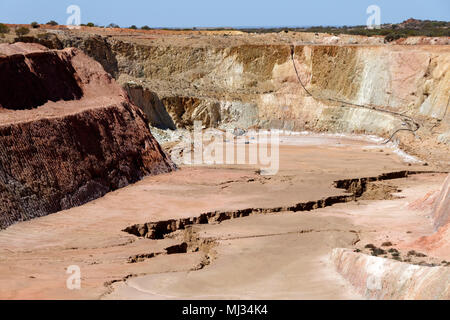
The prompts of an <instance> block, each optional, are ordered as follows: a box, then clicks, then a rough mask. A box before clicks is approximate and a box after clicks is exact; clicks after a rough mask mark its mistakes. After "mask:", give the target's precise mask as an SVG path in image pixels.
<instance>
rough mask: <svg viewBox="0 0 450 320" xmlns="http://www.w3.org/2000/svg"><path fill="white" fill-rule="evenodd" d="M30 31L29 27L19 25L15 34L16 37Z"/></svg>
mask: <svg viewBox="0 0 450 320" xmlns="http://www.w3.org/2000/svg"><path fill="white" fill-rule="evenodd" d="M29 33H30V29H28V28H26V27H20V28H17V29H16V34H17V36H18V37H23V36H24V35H27V34H29Z"/></svg>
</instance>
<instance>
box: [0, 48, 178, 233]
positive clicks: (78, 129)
mask: <svg viewBox="0 0 450 320" xmlns="http://www.w3.org/2000/svg"><path fill="white" fill-rule="evenodd" d="M0 83H1V86H0V88H1V89H0V106H1V108H0V199H1V203H2V205H1V206H0V228H5V227H7V226H9V225H11V224H12V223H14V222H17V221H23V220H28V219H31V218H34V217H39V216H43V215H47V214H49V213H53V212H57V211H61V210H65V209H68V208H71V207H74V206H78V205H81V204H83V203H86V202H88V201H90V200H93V199H96V198H98V197H101V196H102V195H104V194H105V193H107V192H109V191H111V190H115V189H117V188H121V187H124V186H126V185H127V184H129V183H133V182H136V181H138V180H139V179H141V178H142V177H143V176H145V175H148V174H158V173H163V172H168V171H171V170H172V169H174V165H173V164H172V162H171V160H170V159H168V158H167V156H166V155H165V154H164V152H163V151H162V150H161V148H160V146H159V144H158V143H157V141H156V140H155V139H154V138H153V136H152V135H151V133H150V130H149V128H148V126H147V119H146V117H145V115H144V114H143V113H142V112H141V111H140V109H139V108H137V107H136V106H134V105H133V104H132V103H131V102H130V101H129V99H128V97H127V95H126V93H125V92H124V91H123V90H122V89H121V88H120V86H119V85H117V84H116V83H115V81H114V80H113V79H112V78H111V76H110V75H108V74H107V73H106V72H105V71H104V70H103V69H102V67H101V66H100V64H99V63H97V62H95V61H93V60H91V59H90V58H88V57H87V56H86V55H85V54H84V53H83V52H81V51H80V50H78V49H73V48H72V49H64V50H60V51H58V50H48V49H46V48H44V47H42V46H39V45H30V44H28V45H25V44H20V43H18V44H14V45H5V44H3V45H0Z"/></svg>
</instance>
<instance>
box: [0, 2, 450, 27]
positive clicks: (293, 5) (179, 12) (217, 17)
mask: <svg viewBox="0 0 450 320" xmlns="http://www.w3.org/2000/svg"><path fill="white" fill-rule="evenodd" d="M71 4H75V5H78V6H79V7H80V8H81V23H87V22H94V23H96V24H99V25H107V24H109V23H111V22H114V23H116V24H118V25H120V26H121V27H127V26H130V25H132V24H134V25H137V26H138V27H140V26H142V25H149V26H151V27H218V26H224V27H237V26H311V25H356V24H358V25H361V24H365V23H366V20H367V14H366V8H367V7H368V6H369V5H371V4H375V5H378V6H379V7H380V8H381V23H388V22H401V21H403V20H406V19H408V18H410V17H414V18H417V19H429V20H445V21H448V20H450V19H449V16H450V0H421V1H419V0H409V1H405V0H379V1H377V0H340V1H339V0H307V1H303V0H257V1H256V0H247V1H246V0H223V1H215V0H191V1H187V0H159V1H155V0H126V1H124V0H121V1H117V0H108V1H103V0H69V1H66V0H0V22H4V23H30V22H32V21H38V22H40V23H45V22H47V21H49V20H56V21H57V22H58V23H60V24H65V22H66V19H67V17H68V16H69V15H68V14H67V13H66V8H67V7H68V6H69V5H71Z"/></svg>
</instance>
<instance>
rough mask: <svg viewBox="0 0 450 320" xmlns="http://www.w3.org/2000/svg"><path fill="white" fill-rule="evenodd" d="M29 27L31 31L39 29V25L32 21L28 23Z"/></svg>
mask: <svg viewBox="0 0 450 320" xmlns="http://www.w3.org/2000/svg"><path fill="white" fill-rule="evenodd" d="M30 26H31V27H32V28H33V29H36V28H39V27H40V25H39V23H37V22H36V21H33V22H32V23H30Z"/></svg>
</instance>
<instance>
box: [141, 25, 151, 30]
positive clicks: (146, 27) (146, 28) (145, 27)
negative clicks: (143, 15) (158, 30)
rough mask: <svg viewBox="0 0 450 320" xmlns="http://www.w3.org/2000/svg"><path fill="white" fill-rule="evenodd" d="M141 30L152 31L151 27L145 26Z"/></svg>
mask: <svg viewBox="0 0 450 320" xmlns="http://www.w3.org/2000/svg"><path fill="white" fill-rule="evenodd" d="M141 30H150V27H149V26H143V27H141Z"/></svg>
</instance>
